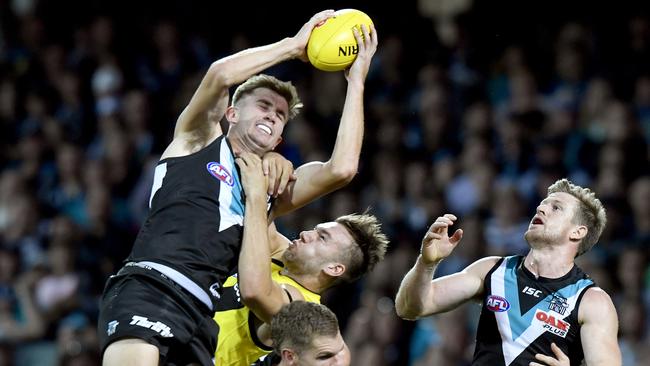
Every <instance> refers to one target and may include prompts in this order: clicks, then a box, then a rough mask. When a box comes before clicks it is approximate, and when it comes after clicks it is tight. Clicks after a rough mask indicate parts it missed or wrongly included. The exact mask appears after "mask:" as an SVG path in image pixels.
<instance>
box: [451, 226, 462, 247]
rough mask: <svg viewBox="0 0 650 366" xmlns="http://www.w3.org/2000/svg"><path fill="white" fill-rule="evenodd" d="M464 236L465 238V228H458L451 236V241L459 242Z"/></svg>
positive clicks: (453, 242)
mask: <svg viewBox="0 0 650 366" xmlns="http://www.w3.org/2000/svg"><path fill="white" fill-rule="evenodd" d="M462 238H463V229H458V230H456V231H455V232H454V235H452V236H451V238H449V242H451V243H452V244H457V243H458V242H459V241H460V239H462Z"/></svg>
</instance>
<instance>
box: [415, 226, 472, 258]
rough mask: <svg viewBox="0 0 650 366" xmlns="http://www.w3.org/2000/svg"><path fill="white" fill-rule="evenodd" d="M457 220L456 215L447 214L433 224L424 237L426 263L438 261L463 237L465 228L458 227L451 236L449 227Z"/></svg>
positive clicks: (423, 250) (423, 251)
mask: <svg viewBox="0 0 650 366" xmlns="http://www.w3.org/2000/svg"><path fill="white" fill-rule="evenodd" d="M454 221H456V216H454V215H452V214H445V215H443V216H440V217H438V218H437V219H436V221H435V222H434V223H433V224H431V226H430V227H429V230H428V231H427V233H426V234H425V235H424V238H423V239H422V248H421V249H420V251H421V254H422V261H424V263H426V264H433V263H438V262H440V261H441V260H443V259H444V258H446V257H448V256H449V254H451V252H452V251H453V250H454V248H455V247H456V245H457V244H458V242H460V239H462V237H463V230H461V229H458V230H456V231H455V232H454V234H453V235H452V236H451V237H450V236H449V235H448V232H449V227H450V226H452V225H453V224H454Z"/></svg>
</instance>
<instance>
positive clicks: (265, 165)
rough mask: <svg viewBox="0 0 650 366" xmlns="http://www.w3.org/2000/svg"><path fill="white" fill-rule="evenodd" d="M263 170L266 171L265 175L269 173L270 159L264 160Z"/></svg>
mask: <svg viewBox="0 0 650 366" xmlns="http://www.w3.org/2000/svg"><path fill="white" fill-rule="evenodd" d="M262 172H264V175H269V161H268V160H262Z"/></svg>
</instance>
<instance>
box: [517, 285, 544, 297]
mask: <svg viewBox="0 0 650 366" xmlns="http://www.w3.org/2000/svg"><path fill="white" fill-rule="evenodd" d="M521 292H522V293H524V294H526V295H532V296H534V297H539V294H541V293H542V291H541V290H538V289H536V288H532V287H529V286H526V287H524V289H523V290H521Z"/></svg>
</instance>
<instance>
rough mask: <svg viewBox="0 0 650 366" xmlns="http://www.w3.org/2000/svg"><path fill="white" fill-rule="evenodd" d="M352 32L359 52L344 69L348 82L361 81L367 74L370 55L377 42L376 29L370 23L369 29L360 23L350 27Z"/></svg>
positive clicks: (372, 53) (370, 59)
mask: <svg viewBox="0 0 650 366" xmlns="http://www.w3.org/2000/svg"><path fill="white" fill-rule="evenodd" d="M352 32H353V33H354V38H355V39H356V40H357V45H358V46H359V53H357V58H356V59H355V60H354V62H353V63H352V66H350V68H348V69H346V70H345V78H346V79H347V80H348V82H350V81H353V80H358V81H360V82H362V83H363V82H364V81H365V80H366V76H367V75H368V70H369V69H370V61H372V56H373V55H374V54H375V51H377V44H379V41H378V38H377V30H376V29H375V26H374V25H370V29H368V26H366V25H365V24H361V25H360V26H359V27H354V28H352Z"/></svg>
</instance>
